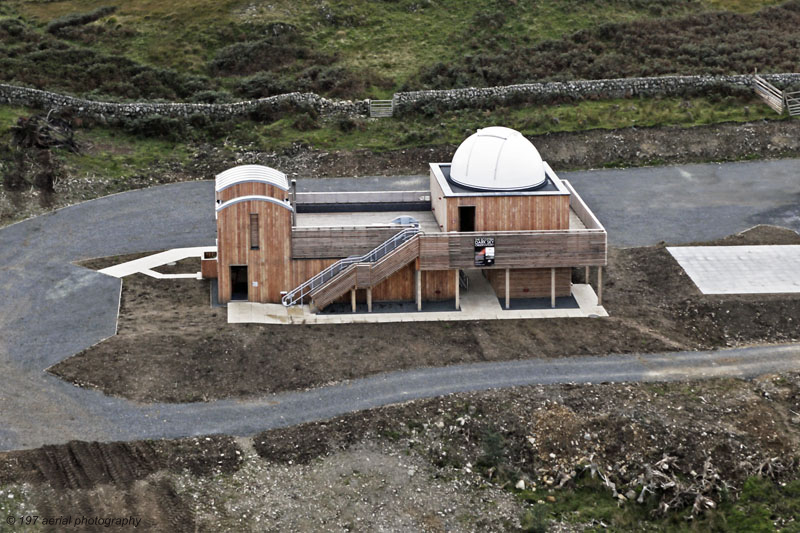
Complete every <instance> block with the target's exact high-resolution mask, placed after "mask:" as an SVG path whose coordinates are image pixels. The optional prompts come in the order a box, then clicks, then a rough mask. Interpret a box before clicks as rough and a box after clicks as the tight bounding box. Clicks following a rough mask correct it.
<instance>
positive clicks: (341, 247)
mask: <svg viewBox="0 0 800 533" xmlns="http://www.w3.org/2000/svg"><path fill="white" fill-rule="evenodd" d="M402 230H403V227H376V228H370V227H367V226H362V227H351V228H312V227H308V228H303V227H299V228H298V227H296V228H294V229H293V230H292V257H293V258H294V259H312V258H332V257H335V258H338V259H341V258H343V257H349V256H351V255H361V254H365V253H367V252H369V251H370V250H372V249H373V248H375V247H377V246H379V245H380V244H381V243H383V242H384V241H386V240H387V239H389V238H390V237H392V236H394V235H397V234H398V233H399V232H400V231H402Z"/></svg>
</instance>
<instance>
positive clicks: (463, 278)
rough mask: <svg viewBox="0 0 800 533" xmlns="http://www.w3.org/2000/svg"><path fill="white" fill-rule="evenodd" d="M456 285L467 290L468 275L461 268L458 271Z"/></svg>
mask: <svg viewBox="0 0 800 533" xmlns="http://www.w3.org/2000/svg"><path fill="white" fill-rule="evenodd" d="M458 285H459V287H461V288H462V289H464V290H465V291H468V290H469V276H467V273H466V272H464V271H463V270H459V271H458Z"/></svg>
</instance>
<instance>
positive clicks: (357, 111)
mask: <svg viewBox="0 0 800 533" xmlns="http://www.w3.org/2000/svg"><path fill="white" fill-rule="evenodd" d="M3 103H5V104H11V105H20V106H26V107H33V108H37V109H48V110H49V109H55V110H70V111H71V112H73V113H74V114H76V115H78V116H84V117H93V118H106V119H110V118H137V117H143V116H152V115H159V116H167V117H176V118H181V117H189V116H192V115H197V114H200V115H205V116H207V117H209V118H217V119H225V118H231V117H237V116H243V115H247V114H249V113H253V112H257V111H266V110H280V109H285V108H287V106H288V107H289V108H292V107H293V108H297V109H308V108H313V109H316V110H317V112H319V113H320V114H322V115H348V116H363V115H366V114H367V113H368V112H369V103H368V101H367V100H361V101H355V102H353V101H349V100H329V99H327V98H323V97H321V96H319V95H317V94H313V93H287V94H279V95H277V96H271V97H269V98H260V99H258V100H247V101H243V102H235V103H231V104H193V103H160V102H134V103H118V102H99V101H95V100H86V99H84V98H76V97H74V96H67V95H63V94H57V93H52V92H48V91H41V90H38V89H30V88H28V87H16V86H13V85H4V84H0V104H3Z"/></svg>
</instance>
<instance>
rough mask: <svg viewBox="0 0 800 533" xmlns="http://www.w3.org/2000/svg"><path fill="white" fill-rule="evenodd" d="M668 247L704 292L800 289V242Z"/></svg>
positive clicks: (736, 292) (769, 291) (752, 292)
mask: <svg viewBox="0 0 800 533" xmlns="http://www.w3.org/2000/svg"><path fill="white" fill-rule="evenodd" d="M667 250H668V251H669V253H670V254H672V257H674V258H675V260H676V261H678V264H680V265H681V267H682V268H683V269H684V270H685V271H686V273H687V274H688V275H689V277H690V278H692V281H693V282H694V283H695V285H697V288H698V289H700V292H702V293H703V294H779V293H800V246H798V245H781V246H777V245H768V246H677V247H668V248H667Z"/></svg>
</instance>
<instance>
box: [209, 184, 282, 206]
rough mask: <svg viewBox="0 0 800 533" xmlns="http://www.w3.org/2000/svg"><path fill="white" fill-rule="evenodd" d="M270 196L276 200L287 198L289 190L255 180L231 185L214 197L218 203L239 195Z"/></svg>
mask: <svg viewBox="0 0 800 533" xmlns="http://www.w3.org/2000/svg"><path fill="white" fill-rule="evenodd" d="M252 195H256V196H271V197H272V198H277V199H278V200H281V201H283V200H285V199H287V198H289V192H288V191H284V190H283V189H281V188H280V187H276V186H274V185H270V184H268V183H262V182H257V181H246V182H242V183H237V184H235V185H231V186H230V187H228V188H227V189H223V190H221V191H219V192H218V193H216V199H217V201H218V202H219V203H225V202H227V201H228V200H232V199H234V198H238V197H240V196H252Z"/></svg>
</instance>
